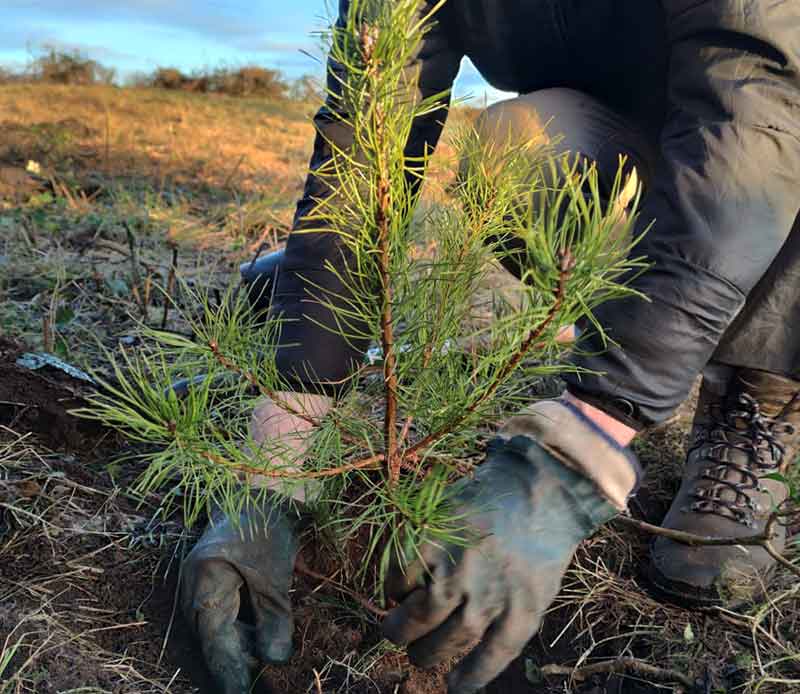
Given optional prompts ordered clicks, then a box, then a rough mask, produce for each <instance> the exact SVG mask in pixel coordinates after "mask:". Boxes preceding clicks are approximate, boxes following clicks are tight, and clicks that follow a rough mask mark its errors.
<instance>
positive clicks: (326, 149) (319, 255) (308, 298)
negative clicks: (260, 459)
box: [273, 0, 462, 392]
mask: <svg viewBox="0 0 800 694" xmlns="http://www.w3.org/2000/svg"><path fill="white" fill-rule="evenodd" d="M434 4H435V0H423V1H422V2H421V5H420V10H419V12H420V16H421V17H422V16H424V15H425V14H427V13H428V12H430V11H431V8H432V6H433V5H434ZM349 5H350V0H340V2H339V19H338V26H343V25H344V22H345V19H346V17H347V12H348V9H349ZM440 15H441V11H440V13H439V15H437V17H438V19H437V20H436V21H435V23H434V24H433V26H432V27H431V29H430V30H429V32H428V33H427V34H426V35H425V36H424V37H423V39H422V42H421V44H420V46H419V49H418V51H417V53H416V55H415V56H414V57H413V60H412V64H410V65H409V66H408V67H409V69H410V70H413V71H414V72H415V73H416V74H417V75H418V79H417V83H416V89H417V95H416V98H429V97H431V96H433V95H435V94H438V93H441V92H445V91H447V90H449V89H450V87H451V86H452V84H453V82H454V80H455V78H456V75H457V73H458V69H459V66H460V62H461V57H462V54H461V52H460V51H458V50H457V49H456V48H455V47H454V46H453V42H452V40H451V38H450V37H449V36H448V35H447V31H446V29H445V28H444V26H443V21H442V20H441V17H440ZM343 71H344V68H343V66H342V65H340V64H338V63H335V62H334V61H333V60H329V62H328V90H329V92H332V93H334V94H335V93H336V90H337V84H338V83H339V79H341V76H342V73H343ZM337 75H338V79H337V78H336V77H335V76H337ZM411 96H412V97H414V96H415V95H413V94H412V95H411ZM448 106H449V104H448V103H443V104H442V107H441V109H439V110H437V111H435V112H433V113H430V114H429V115H427V116H425V117H421V118H418V119H417V121H416V122H415V123H414V126H413V128H412V131H411V135H410V137H409V141H408V144H407V148H406V152H407V153H408V154H409V155H411V156H420V155H422V154H423V153H425V152H426V150H428V151H431V150H432V149H433V148H434V147H435V146H436V144H437V142H438V140H439V136H440V135H441V132H442V128H443V127H444V122H445V119H446V117H447V109H448ZM335 108H337V104H336V100H335V99H333V98H331V97H330V96H329V97H328V99H327V101H326V104H325V105H324V106H323V107H322V108H321V109H320V110H319V112H318V113H317V115H316V116H315V118H314V126H315V129H316V132H317V134H316V138H315V141H314V151H313V154H312V157H311V165H310V173H309V175H308V178H307V180H306V184H305V190H304V193H303V197H302V198H301V199H300V201H299V202H298V205H297V211H296V214H295V219H294V227H293V232H292V233H291V234H290V235H289V238H288V241H287V244H286V254H285V260H284V262H283V264H282V267H281V272H280V275H279V278H278V281H277V284H276V288H275V295H274V298H273V307H274V310H275V311H276V312H277V313H279V314H281V315H282V316H283V319H284V322H283V324H282V328H281V336H280V343H279V344H280V347H279V349H278V354H277V361H278V369H279V371H280V373H282V374H283V375H284V377H285V378H287V380H289V381H290V382H291V384H292V385H293V387H295V388H297V389H299V390H308V389H313V390H320V389H321V390H325V391H333V392H336V390H338V388H339V386H341V385H343V384H344V382H345V381H346V379H347V377H348V376H349V375H350V374H351V373H352V371H353V370H354V368H355V366H356V365H357V364H358V363H359V362H360V359H361V357H362V355H363V352H364V351H366V348H367V347H368V345H367V344H366V341H365V340H356V339H353V338H352V337H350V338H346V337H344V336H342V335H341V334H339V333H337V331H336V329H335V326H336V323H335V320H334V316H333V315H332V311H331V309H330V308H326V307H325V306H323V305H321V303H322V301H321V300H324V302H326V303H327V302H331V303H334V304H341V303H342V302H343V299H342V297H343V296H346V288H345V287H344V286H343V285H342V283H341V282H340V280H339V279H338V278H337V276H336V274H335V273H334V272H331V271H330V270H329V269H326V265H327V264H328V263H330V264H331V265H332V266H333V267H335V268H337V269H338V268H342V267H343V266H344V265H346V263H347V261H348V257H347V251H346V249H345V248H344V246H343V244H341V242H340V236H339V235H338V234H336V233H324V232H305V231H304V229H306V228H309V227H310V226H311V225H310V224H308V223H307V222H306V221H305V218H306V216H307V215H308V214H309V212H311V211H312V210H313V208H314V206H315V205H316V204H318V202H319V201H320V200H323V199H325V198H326V197H328V196H329V195H330V194H331V192H332V191H331V190H330V188H329V186H327V184H326V182H325V181H324V180H322V179H321V178H320V177H318V176H316V175H315V172H316V171H318V170H320V169H321V167H323V166H324V165H325V164H326V162H328V161H329V160H330V158H331V156H332V151H331V150H332V148H331V142H333V143H335V144H336V145H337V146H338V147H340V148H343V149H346V148H348V147H349V146H351V145H352V132H351V129H350V128H349V127H348V126H346V125H344V124H343V123H342V122H341V120H340V119H339V118H337V117H336V115H335V114H334V112H333V109H335ZM312 287H313V289H312ZM312 294H313V298H312Z"/></svg>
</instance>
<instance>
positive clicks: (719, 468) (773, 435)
mask: <svg viewBox="0 0 800 694" xmlns="http://www.w3.org/2000/svg"><path fill="white" fill-rule="evenodd" d="M709 416H710V419H711V421H710V423H709V424H708V425H707V427H705V428H704V430H702V431H701V432H700V435H699V436H698V439H697V440H696V442H695V443H694V445H693V446H692V450H696V449H697V448H700V447H701V446H709V448H708V450H707V451H706V453H705V456H704V458H705V460H707V461H708V463H709V464H708V465H707V466H705V467H704V469H703V472H702V473H701V475H700V479H701V480H705V481H708V482H710V484H706V485H703V486H698V487H697V488H695V489H694V490H693V491H692V493H691V496H692V498H693V499H694V501H693V502H692V504H691V506H690V510H691V511H693V512H695V513H712V514H715V515H718V516H722V517H723V518H728V519H731V520H734V521H736V522H737V523H741V524H742V525H746V526H748V527H752V525H753V524H754V522H755V519H754V515H755V514H756V513H758V512H760V511H761V510H762V509H761V508H760V506H759V504H758V503H757V502H755V501H753V498H752V496H751V492H758V491H761V485H760V484H759V477H761V476H763V475H765V474H769V473H771V472H778V471H779V470H780V468H781V465H782V463H783V458H784V454H785V447H784V445H783V444H782V443H781V441H780V437H781V436H785V435H789V436H791V435H792V434H794V432H795V428H794V426H793V425H791V424H789V423H788V422H785V421H782V420H781V419H778V418H773V417H768V416H766V415H764V414H763V413H762V412H761V408H760V406H759V404H758V402H756V400H755V399H754V398H753V397H752V396H750V395H748V394H746V393H742V394H741V395H740V396H739V398H738V400H737V402H736V406H735V407H733V408H729V407H725V408H724V407H722V406H721V405H719V404H715V405H712V406H711V407H710V408H709ZM734 452H739V453H742V454H744V455H739V456H736V455H731V454H732V453H734ZM731 473H738V481H735V480H736V478H737V475H736V474H731ZM731 477H733V478H734V479H731ZM726 491H729V492H733V493H732V494H731V493H727V494H726V493H725V492H726Z"/></svg>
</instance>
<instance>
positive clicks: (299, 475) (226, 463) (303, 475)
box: [175, 438, 386, 480]
mask: <svg viewBox="0 0 800 694" xmlns="http://www.w3.org/2000/svg"><path fill="white" fill-rule="evenodd" d="M175 442H176V443H177V444H178V445H179V446H181V447H182V448H184V450H186V448H187V446H185V445H184V444H183V442H181V441H180V439H178V438H176V439H175ZM189 448H190V447H189ZM195 453H197V454H198V455H200V456H202V457H203V458H205V459H206V460H208V461H209V462H210V463H214V464H215V465H219V466H221V467H227V468H230V469H231V470H234V471H236V472H243V473H245V474H247V475H260V476H261V477H270V478H273V479H303V480H310V479H321V478H324V477H335V476H336V475H341V474H343V473H345V472H352V471H354V470H366V469H369V468H373V469H376V468H377V466H378V465H379V464H380V463H383V462H384V461H385V460H386V456H385V455H384V454H383V453H379V454H378V455H372V456H369V457H368V458H360V459H359V460H355V461H353V462H351V463H346V464H344V465H339V466H338V467H335V468H328V469H326V470H317V471H313V470H269V469H264V468H257V467H253V466H252V465H242V464H240V463H234V462H232V461H230V460H228V459H227V458H223V457H222V456H221V455H217V454H216V453H212V452H211V451H195Z"/></svg>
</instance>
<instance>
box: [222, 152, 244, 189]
mask: <svg viewBox="0 0 800 694" xmlns="http://www.w3.org/2000/svg"><path fill="white" fill-rule="evenodd" d="M244 158H245V155H244V154H243V155H242V156H241V157H239V161H237V162H236V166H234V167H233V170H232V171H231V172H230V173H229V174H228V176H227V178H226V179H225V182H224V183H223V184H222V188H223V189H225V188H227V187H228V184H229V183H230V182H231V180H232V179H233V177H234V176H235V175H236V172H237V171H238V170H239V167H240V166H241V165H242V162H243V161H244Z"/></svg>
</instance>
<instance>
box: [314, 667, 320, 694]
mask: <svg viewBox="0 0 800 694" xmlns="http://www.w3.org/2000/svg"><path fill="white" fill-rule="evenodd" d="M314 684H315V685H316V687H317V694H322V680H321V679H320V677H319V673H318V672H317V671H316V669H315V670H314Z"/></svg>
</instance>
